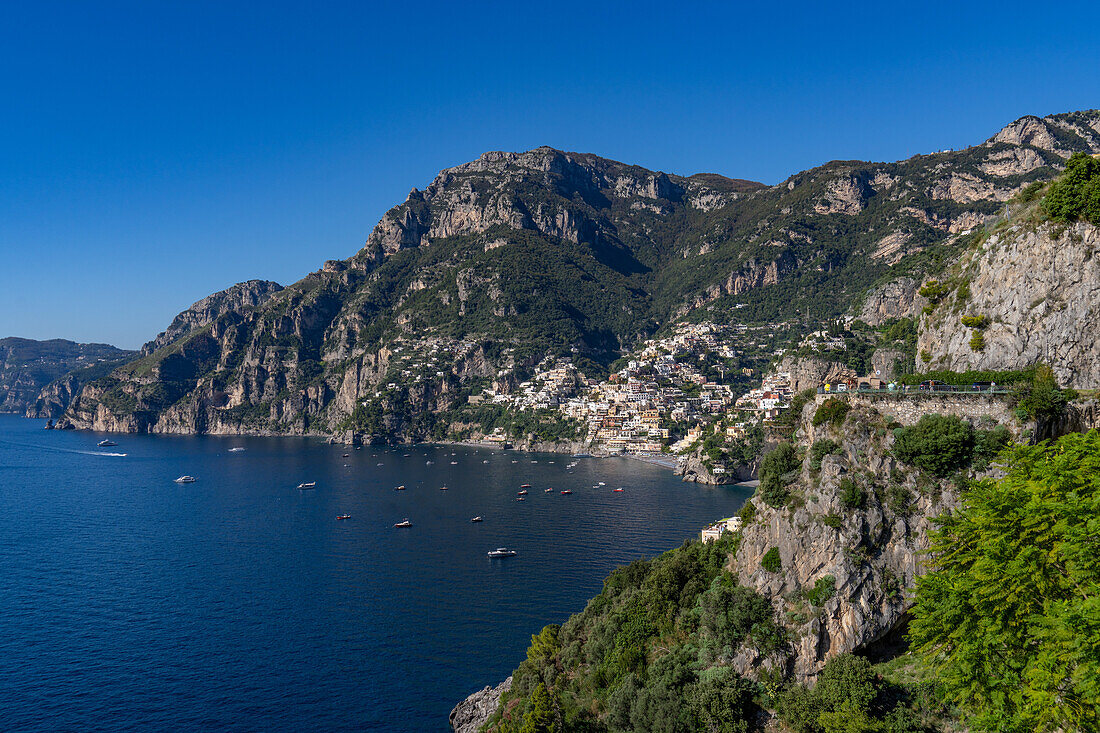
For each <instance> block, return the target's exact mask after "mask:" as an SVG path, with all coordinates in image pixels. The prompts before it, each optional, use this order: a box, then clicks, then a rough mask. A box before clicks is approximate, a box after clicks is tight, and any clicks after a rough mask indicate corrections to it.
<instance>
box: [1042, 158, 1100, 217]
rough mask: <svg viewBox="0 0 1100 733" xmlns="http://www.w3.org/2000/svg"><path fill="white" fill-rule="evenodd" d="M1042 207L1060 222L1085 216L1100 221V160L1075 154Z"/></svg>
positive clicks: (1044, 199)
mask: <svg viewBox="0 0 1100 733" xmlns="http://www.w3.org/2000/svg"><path fill="white" fill-rule="evenodd" d="M1042 208H1043V211H1044V212H1045V213H1046V214H1047V215H1048V216H1049V217H1050V218H1051V219H1055V220H1057V221H1075V220H1077V219H1084V220H1086V221H1090V222H1092V223H1093V224H1100V160H1097V159H1096V158H1093V157H1092V156H1091V155H1086V154H1085V153H1074V154H1073V155H1072V156H1071V157H1070V159H1069V161H1068V162H1067V163H1066V170H1065V173H1063V174H1062V175H1061V176H1060V177H1059V178H1058V180H1056V181H1054V182H1053V183H1051V184H1050V188H1048V189H1047V195H1046V196H1045V197H1044V198H1043V202H1042Z"/></svg>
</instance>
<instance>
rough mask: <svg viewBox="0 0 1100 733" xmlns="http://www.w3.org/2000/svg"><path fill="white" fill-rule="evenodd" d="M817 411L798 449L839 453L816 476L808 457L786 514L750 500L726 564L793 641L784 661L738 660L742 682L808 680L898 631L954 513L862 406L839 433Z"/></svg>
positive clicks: (945, 489) (752, 656) (949, 495)
mask: <svg viewBox="0 0 1100 733" xmlns="http://www.w3.org/2000/svg"><path fill="white" fill-rule="evenodd" d="M815 409H816V405H815V404H814V403H812V402H811V403H810V404H808V405H807V406H806V407H805V411H804V413H803V420H802V426H801V428H800V440H799V442H800V444H801V445H803V446H805V447H807V448H808V447H809V446H811V445H813V443H814V442H816V441H819V440H832V441H835V442H836V444H837V445H838V447H837V448H836V449H835V452H834V453H832V454H829V455H826V456H824V458H822V459H821V461H820V468H815V467H814V466H813V463H812V457H811V456H810V455H809V453H807V455H806V457H805V459H804V460H803V462H802V466H801V468H800V470H799V474H798V477H797V479H796V480H795V481H794V483H793V484H792V485H791V487H790V489H791V491H792V492H793V496H794V497H795V498H794V500H793V501H790V502H788V505H787V506H784V507H782V508H780V509H776V508H772V507H770V506H768V505H767V504H765V503H764V502H763V501H761V499H760V498H759V497H755V498H754V499H752V500H751V501H752V502H753V503H754V505H755V507H756V509H757V511H756V517H755V519H753V520H752V521H750V522H749V523H748V524H747V525H746V526H745V527H744V529H743V530H742V535H741V536H742V539H741V545H740V547H739V549H738V551H737V553H736V555H735V556H734V559H733V561H732V565H731V570H732V572H733V573H734V574H735V575H736V576H737V577H738V582H739V583H740V584H741V585H744V586H747V587H750V588H752V589H754V590H756V591H757V592H759V593H761V594H762V595H764V596H766V597H768V598H769V599H771V601H772V603H773V605H774V606H775V607H776V610H777V612H778V613H779V615H780V616H781V617H782V618H784V619H786V622H787V626H788V631H789V632H790V638H791V652H792V655H791V656H790V657H787V658H784V659H781V660H777V659H767V658H764V657H761V656H760V655H759V654H758V653H756V652H754V651H753V650H752V649H745V650H744V651H743V653H742V655H741V656H740V657H739V658H738V659H737V660H736V664H737V666H738V667H739V669H740V670H741V671H742V672H745V673H752V672H753V670H755V669H756V668H758V667H760V666H774V665H777V664H778V665H780V666H781V667H782V666H787V665H789V666H788V670H789V671H790V672H792V673H793V674H794V675H795V676H796V677H797V678H799V679H801V680H807V679H812V678H813V677H814V676H815V675H816V674H817V673H818V672H819V671H820V670H821V668H822V667H823V666H824V664H825V662H826V661H827V660H828V659H830V658H831V657H833V656H836V655H837V654H842V653H846V652H851V651H855V650H858V649H861V648H863V647H866V646H867V645H869V644H872V643H874V642H876V641H878V640H879V639H881V638H883V637H884V636H885V635H886V634H887V633H889V632H890V631H891V630H892V629H894V628H895V627H896V626H897V625H898V624H900V623H902V622H903V620H904V619H905V614H906V612H907V610H908V609H909V607H910V605H911V603H912V598H913V596H912V590H913V588H914V587H915V579H916V577H917V575H919V574H920V572H921V553H922V552H923V551H924V550H925V549H926V548H927V531H928V529H929V528H930V527H931V521H932V519H933V518H934V517H936V516H938V515H940V514H942V513H944V512H945V511H950V510H951V509H952V508H953V507H954V506H955V504H956V498H957V497H956V493H955V489H954V487H953V486H952V485H951V484H949V483H947V482H941V481H935V480H931V479H930V478H929V477H928V476H923V475H921V474H920V473H919V472H917V471H915V470H913V469H911V468H910V467H908V466H905V465H904V464H901V463H900V462H898V461H897V460H896V459H895V458H894V457H893V456H892V455H891V454H890V448H891V446H892V444H893V439H894V438H893V433H892V431H891V430H889V429H887V424H888V423H887V421H886V419H885V418H884V417H883V416H882V415H881V414H880V413H879V412H878V411H876V410H875V409H873V408H870V407H868V406H865V405H859V406H856V407H855V408H854V409H853V410H851V412H849V413H848V416H847V418H846V419H845V420H844V422H843V424H842V425H840V426H835V427H830V426H821V427H817V428H815V427H814V426H813V425H812V423H811V418H812V416H813V414H814V411H815ZM852 486H855V487H858V488H857V489H852V488H851V487H852ZM853 491H858V492H859V496H860V497H861V498H860V499H859V501H858V503H857V502H856V501H854V500H853V499H852V494H851V492H853ZM769 552H771V553H777V555H778V559H779V567H778V570H776V569H774V568H773V569H771V570H769V569H765V568H764V567H763V565H767V564H768V563H766V562H763V560H764V557H765V555H767V554H768V553H769ZM830 578H831V580H829V579H830ZM819 583H827V584H828V585H829V586H830V587H832V588H834V589H835V592H834V593H833V594H832V596H831V597H830V598H828V600H826V601H825V602H824V603H822V604H821V605H819V606H814V605H813V604H811V603H810V602H809V601H808V600H807V596H808V594H809V592H810V591H811V590H812V589H813V588H814V587H815V586H817V585H818V584H819ZM819 587H820V586H819Z"/></svg>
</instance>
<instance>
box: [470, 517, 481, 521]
mask: <svg viewBox="0 0 1100 733" xmlns="http://www.w3.org/2000/svg"><path fill="white" fill-rule="evenodd" d="M470 521H471V522H480V521H482V519H481V517H474V518H473V519H471V520H470Z"/></svg>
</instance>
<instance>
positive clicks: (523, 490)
mask: <svg viewBox="0 0 1100 733" xmlns="http://www.w3.org/2000/svg"><path fill="white" fill-rule="evenodd" d="M516 496H527V489H521V490H520V491H517V492H516Z"/></svg>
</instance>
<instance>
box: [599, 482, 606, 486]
mask: <svg viewBox="0 0 1100 733" xmlns="http://www.w3.org/2000/svg"><path fill="white" fill-rule="evenodd" d="M599 485H600V486H607V484H605V483H604V482H603V481H601V482H600V483H599Z"/></svg>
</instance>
